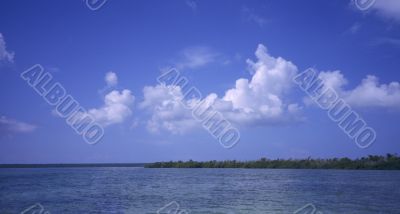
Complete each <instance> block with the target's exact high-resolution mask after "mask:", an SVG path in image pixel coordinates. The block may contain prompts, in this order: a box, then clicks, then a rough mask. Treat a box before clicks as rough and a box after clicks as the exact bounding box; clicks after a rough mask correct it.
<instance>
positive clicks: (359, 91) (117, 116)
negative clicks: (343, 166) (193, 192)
mask: <svg viewBox="0 0 400 214" xmlns="http://www.w3.org/2000/svg"><path fill="white" fill-rule="evenodd" d="M103 3H104V4H103ZM367 4H369V5H367ZM399 57H400V2H399V1H397V0H376V1H363V0H354V1H353V0H352V1H350V0H339V1H319V0H310V1H289V0H279V1H278V0H268V1H255V0H251V1H238V0H234V1H225V0H221V1H211V0H202V1H195V0H170V1H161V0H157V1H156V0H150V1H128V0H120V1H115V0H108V1H104V0H102V1H99V2H97V4H93V2H91V1H90V0H87V1H86V0H75V1H67V0H63V1H50V0H43V1H40V2H36V1H24V2H22V1H12V0H5V1H1V3H0V74H1V78H0V100H1V105H0V163H123V162H153V161H169V160H189V159H193V160H226V159H237V160H254V159H259V158H261V157H267V158H271V159H274V158H307V157H313V158H333V157H350V158H356V157H361V156H365V155H369V154H374V155H375V154H376V155H384V154H386V153H398V152H399V151H400V144H399V141H398V139H399V137H400V132H399V121H400V120H399V119H400V111H399V110H400V83H399V82H400V72H399V68H400V60H398V58H399ZM35 65H36V66H37V67H34V68H42V69H43V72H42V74H44V73H46V74H49V75H51V77H52V78H51V81H52V83H55V82H57V83H59V85H60V86H61V87H62V88H63V89H65V92H66V93H67V94H68V95H70V96H71V97H72V98H73V99H74V100H76V101H77V103H79V105H80V106H81V107H82V108H84V109H85V112H84V113H82V114H79V115H78V119H79V118H83V117H84V116H88V117H90V118H92V119H93V123H96V124H98V125H99V126H98V127H100V128H101V130H102V132H103V134H104V135H102V138H101V139H100V141H98V142H96V143H95V144H90V143H88V142H87V141H86V140H85V138H84V136H83V135H82V134H80V133H77V132H76V131H75V130H74V128H73V127H71V126H70V125H69V124H68V121H67V119H66V118H63V117H62V116H61V115H60V114H59V113H58V112H57V110H56V109H55V106H54V105H50V104H49V103H48V102H46V99H45V98H44V97H43V96H41V95H40V94H38V93H37V92H36V90H35V89H34V88H32V87H31V86H30V85H29V82H31V83H38V81H36V80H34V79H32V78H35V77H38V76H35V74H34V73H32V72H33V70H35V69H33V70H32V69H31V70H29V69H30V68H32V67H33V66H35ZM309 68H312V69H313V70H314V71H316V72H317V76H318V77H319V78H320V79H321V80H323V81H324V83H325V84H324V86H326V87H329V88H331V89H333V90H334V91H335V92H336V94H337V95H338V96H339V97H340V98H341V99H342V100H343V101H344V102H345V103H346V104H348V105H349V106H351V108H352V110H353V111H354V112H355V113H356V114H357V115H359V116H360V118H362V119H363V121H365V123H366V125H367V126H368V127H370V128H372V129H373V130H374V133H375V134H376V140H375V141H374V142H373V143H372V144H371V145H370V146H368V147H367V148H360V146H358V145H357V143H356V141H355V140H354V138H352V137H349V136H348V134H346V132H345V131H343V130H342V129H341V128H340V127H339V126H338V122H335V121H333V120H332V119H331V118H330V117H329V115H328V111H327V110H326V109H323V108H321V107H320V106H319V105H318V104H317V103H315V102H314V101H313V100H312V97H310V96H309V95H308V94H307V93H306V92H305V91H303V90H302V89H301V87H299V85H297V84H296V83H295V81H293V78H294V77H295V76H297V75H299V74H301V73H302V72H303V71H305V70H307V69H309ZM171 69H175V70H174V71H177V72H179V78H182V79H185V80H186V81H187V82H188V84H189V85H190V86H191V87H194V88H195V89H197V90H198V92H200V93H201V97H189V96H184V95H185V93H184V87H183V85H177V84H173V83H172V82H170V83H163V82H159V81H158V78H159V77H160V75H165V74H168V72H169V71H172V70H171ZM24 72H25V74H27V76H26V78H22V76H21V74H23V73H24ZM30 72H31V73H30ZM37 74H38V73H37ZM41 77H43V76H41ZM37 80H38V79H37ZM48 86H49V87H48V88H47V89H46V87H44V88H45V90H50V88H51V87H52V85H50V84H49V85H48ZM60 100H61V97H60ZM201 102H205V103H206V104H207V106H208V107H209V106H212V107H213V109H214V110H215V112H217V113H218V114H220V115H221V117H222V118H223V119H224V120H225V121H227V122H229V124H230V127H234V128H235V130H237V133H239V134H240V138H238V139H239V140H238V141H237V142H236V144H235V145H234V146H232V148H225V147H224V146H223V144H221V143H220V139H219V138H218V137H214V136H213V135H212V134H210V132H209V130H207V127H203V126H202V121H199V120H196V118H195V117H194V116H193V114H192V110H193V108H194V107H193V106H196V105H197V104H200V103H201ZM185 104H186V105H189V106H192V109H191V108H187V107H185ZM99 130H100V129H99Z"/></svg>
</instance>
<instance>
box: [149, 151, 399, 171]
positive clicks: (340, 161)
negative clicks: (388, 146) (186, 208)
mask: <svg viewBox="0 0 400 214" xmlns="http://www.w3.org/2000/svg"><path fill="white" fill-rule="evenodd" d="M145 167H146V168H272V169H275V168H280V169H388V170H399V169H400V157H398V156H397V154H387V155H386V156H378V155H369V156H368V157H362V158H359V159H354V160H351V159H349V158H333V159H311V158H307V159H300V160H299V159H288V160H284V159H276V160H269V159H267V158H261V159H260V160H256V161H235V160H226V161H215V160H214V161H205V162H198V161H193V160H190V161H185V162H183V161H175V162H173V161H170V162H156V163H151V164H146V165H145Z"/></svg>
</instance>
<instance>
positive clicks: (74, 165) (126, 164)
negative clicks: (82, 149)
mask: <svg viewBox="0 0 400 214" xmlns="http://www.w3.org/2000/svg"><path fill="white" fill-rule="evenodd" d="M145 165H146V164H145V163H61V164H0V168H63V167H144V166H145Z"/></svg>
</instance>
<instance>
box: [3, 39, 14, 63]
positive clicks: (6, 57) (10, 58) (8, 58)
mask: <svg viewBox="0 0 400 214" xmlns="http://www.w3.org/2000/svg"><path fill="white" fill-rule="evenodd" d="M0 62H10V63H13V62H14V53H12V52H9V51H7V46H6V41H5V40H4V37H3V34H2V33H0Z"/></svg>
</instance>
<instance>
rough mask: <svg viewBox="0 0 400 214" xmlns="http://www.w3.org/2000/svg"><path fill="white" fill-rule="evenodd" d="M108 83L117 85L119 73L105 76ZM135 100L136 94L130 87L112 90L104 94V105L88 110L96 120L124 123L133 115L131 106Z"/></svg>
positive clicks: (110, 73)
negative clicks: (133, 93)
mask: <svg viewBox="0 0 400 214" xmlns="http://www.w3.org/2000/svg"><path fill="white" fill-rule="evenodd" d="M105 81H106V83H107V85H113V86H115V85H116V84H117V83H118V77H117V74H116V73H114V72H108V73H107V74H106V76H105ZM134 101H135V96H134V95H132V92H131V91H130V90H128V89H124V90H122V91H118V90H112V91H111V92H109V93H108V94H106V95H105V96H104V105H103V106H102V107H100V108H92V109H89V110H88V114H89V115H91V116H92V117H93V118H94V119H95V120H96V122H98V123H100V124H102V125H104V126H108V125H111V124H116V123H122V122H123V121H125V119H126V118H128V117H129V116H131V115H132V110H131V106H132V105H133V103H134Z"/></svg>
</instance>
